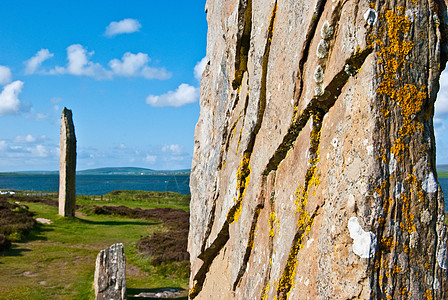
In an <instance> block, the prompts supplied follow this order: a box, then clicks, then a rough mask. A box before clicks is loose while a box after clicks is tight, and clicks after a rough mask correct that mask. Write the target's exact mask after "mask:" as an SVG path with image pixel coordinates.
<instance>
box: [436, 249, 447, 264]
mask: <svg viewBox="0 0 448 300" xmlns="http://www.w3.org/2000/svg"><path fill="white" fill-rule="evenodd" d="M437 263H438V264H439V267H441V268H442V269H444V270H446V268H447V265H448V262H447V257H446V245H441V247H440V249H439V252H437Z"/></svg>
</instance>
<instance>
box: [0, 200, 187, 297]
mask: <svg viewBox="0 0 448 300" xmlns="http://www.w3.org/2000/svg"><path fill="white" fill-rule="evenodd" d="M138 195H140V196H142V195H143V196H142V197H137V196H138ZM109 196H110V197H107V196H104V197H103V201H101V198H98V197H97V198H96V199H95V198H94V197H92V196H90V197H83V196H80V197H79V198H78V200H77V204H80V205H84V206H85V207H83V208H81V209H80V210H79V211H78V212H77V216H76V218H63V217H60V216H58V215H57V207H54V206H49V205H46V204H42V203H29V202H25V200H26V198H20V200H19V201H20V202H21V203H23V204H25V205H27V206H28V207H29V211H31V212H34V213H35V214H36V215H35V218H45V219H49V220H51V221H52V223H51V224H38V225H37V227H36V228H35V229H34V230H33V231H32V233H31V234H30V235H29V236H28V238H27V239H26V240H25V241H21V242H14V243H13V246H12V248H11V249H10V250H8V251H6V252H2V253H1V254H0V298H1V299H93V298H94V291H93V285H92V283H93V274H94V268H95V259H96V256H97V254H98V252H99V251H100V250H101V249H104V248H106V247H108V246H110V245H112V244H114V243H118V242H120V243H123V244H124V249H125V254H126V260H127V264H126V267H127V272H126V273H127V274H126V280H127V289H128V296H130V297H129V298H131V299H132V296H133V295H135V294H137V293H139V292H142V291H151V290H152V289H158V288H168V287H169V288H182V289H187V286H188V276H189V274H188V272H189V263H188V261H180V262H168V263H162V264H158V265H153V264H151V263H150V262H151V258H150V257H146V256H143V255H141V254H139V253H138V251H137V250H136V247H135V245H136V242H137V241H138V240H139V239H140V238H141V237H142V236H148V235H152V234H153V233H159V232H165V231H167V230H168V228H167V227H166V226H165V225H164V224H163V223H162V222H161V221H160V220H157V219H152V220H142V219H130V218H126V217H121V216H117V215H95V214H92V213H91V209H90V208H89V206H91V205H97V206H98V205H124V206H128V207H133V208H135V207H140V208H154V207H175V208H183V209H188V200H189V199H187V198H186V196H182V195H178V194H176V195H175V194H172V195H169V196H168V197H166V198H164V197H163V195H162V196H160V197H155V196H156V195H154V194H151V193H149V192H148V193H147V194H146V192H122V193H118V194H117V193H116V195H109ZM109 198H110V200H109ZM16 201H17V199H16ZM159 202H160V203H159ZM186 294H187V292H186V291H185V293H184V297H182V298H179V299H186V297H185V296H186Z"/></svg>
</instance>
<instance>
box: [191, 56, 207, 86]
mask: <svg viewBox="0 0 448 300" xmlns="http://www.w3.org/2000/svg"><path fill="white" fill-rule="evenodd" d="M206 65H207V57H204V58H203V59H201V61H199V62H198V63H197V64H196V66H194V77H195V78H196V79H197V80H199V81H201V77H202V73H203V72H204V69H205V66H206Z"/></svg>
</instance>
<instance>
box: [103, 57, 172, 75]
mask: <svg viewBox="0 0 448 300" xmlns="http://www.w3.org/2000/svg"><path fill="white" fill-rule="evenodd" d="M149 62H150V58H149V56H148V54H145V53H141V52H139V53H137V54H133V53H130V52H126V53H125V54H124V55H123V57H122V59H121V60H119V59H112V60H111V61H110V62H109V67H110V68H111V70H112V72H113V73H114V75H117V76H124V77H135V76H142V77H145V78H147V79H167V78H170V77H171V74H170V73H168V72H167V71H166V70H165V69H164V68H161V69H157V68H151V67H149V66H148V63H149Z"/></svg>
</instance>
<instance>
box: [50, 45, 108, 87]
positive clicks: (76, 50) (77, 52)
mask: <svg viewBox="0 0 448 300" xmlns="http://www.w3.org/2000/svg"><path fill="white" fill-rule="evenodd" d="M94 53H95V52H94V51H91V52H87V50H86V49H85V48H84V47H83V46H82V45H80V44H74V45H71V46H69V47H67V60H68V63H67V66H66V67H60V66H56V67H55V68H54V69H53V70H51V71H50V74H71V75H78V76H89V77H95V78H97V79H110V78H111V74H110V72H109V71H107V70H105V69H104V68H103V67H102V66H101V65H100V64H99V63H94V62H91V61H90V58H91V57H92V55H93V54H94Z"/></svg>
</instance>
